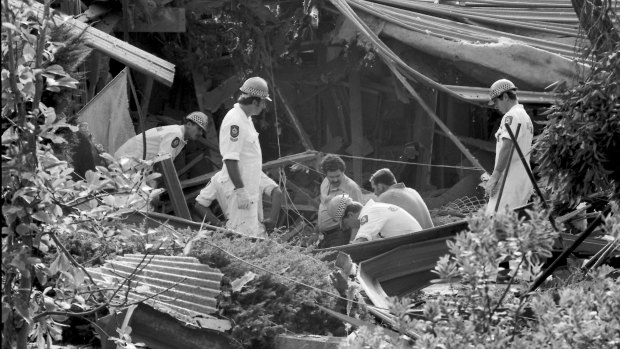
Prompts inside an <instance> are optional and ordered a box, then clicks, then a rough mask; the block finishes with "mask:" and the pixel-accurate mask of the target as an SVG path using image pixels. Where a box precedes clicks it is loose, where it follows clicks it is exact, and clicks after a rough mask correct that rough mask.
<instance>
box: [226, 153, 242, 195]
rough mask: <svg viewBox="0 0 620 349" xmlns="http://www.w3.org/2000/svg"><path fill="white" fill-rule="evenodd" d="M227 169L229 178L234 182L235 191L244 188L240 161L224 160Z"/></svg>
mask: <svg viewBox="0 0 620 349" xmlns="http://www.w3.org/2000/svg"><path fill="white" fill-rule="evenodd" d="M224 163H225V164H226V169H227V170H228V176H229V177H230V180H231V181H232V183H233V185H234V186H235V189H237V188H243V181H242V180H241V171H240V170H239V161H238V160H224Z"/></svg>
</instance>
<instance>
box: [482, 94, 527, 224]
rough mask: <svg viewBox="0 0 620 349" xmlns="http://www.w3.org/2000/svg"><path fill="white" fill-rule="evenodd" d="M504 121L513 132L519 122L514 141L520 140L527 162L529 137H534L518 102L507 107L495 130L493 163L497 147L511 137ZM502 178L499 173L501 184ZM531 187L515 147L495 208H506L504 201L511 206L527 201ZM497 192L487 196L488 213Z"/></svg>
mask: <svg viewBox="0 0 620 349" xmlns="http://www.w3.org/2000/svg"><path fill="white" fill-rule="evenodd" d="M505 124H508V125H509V127H510V129H511V130H512V133H513V134H515V135H516V133H517V127H518V125H519V124H521V128H520V129H519V135H518V136H517V144H519V148H521V151H522V152H523V155H524V156H525V159H526V160H527V163H528V166H529V163H530V155H531V151H532V139H533V138H534V126H533V125H532V120H531V119H530V117H529V115H527V113H526V112H525V109H524V108H523V105H521V104H517V105H515V106H513V107H512V108H510V110H509V111H508V112H507V113H506V114H505V115H504V116H503V117H502V121H501V123H500V127H499V129H498V130H497V132H496V133H495V138H496V141H497V143H496V146H495V163H497V162H498V160H499V151H500V149H501V145H502V140H503V139H508V140H510V135H509V134H508V131H506V126H505ZM502 180H503V175H502V176H501V177H500V180H499V181H498V184H497V185H498V186H500V187H501V184H502ZM498 188H499V187H498ZM532 190H533V185H532V182H531V181H530V179H529V177H528V175H527V172H526V170H525V167H524V166H523V163H522V162H521V159H520V158H519V154H518V153H517V150H516V149H515V151H514V152H513V154H512V157H511V159H510V164H509V167H508V176H507V177H506V184H505V185H504V191H503V192H502V197H501V202H500V205H499V207H498V212H501V211H502V210H505V209H506V205H508V208H509V209H514V208H516V207H519V206H523V205H525V204H527V201H528V199H529V198H530V196H531V195H532ZM497 192H498V194H496V195H495V196H492V197H491V198H489V203H488V204H487V208H486V213H487V214H492V213H493V212H494V210H495V205H496V203H497V197H498V195H499V190H498V191H497Z"/></svg>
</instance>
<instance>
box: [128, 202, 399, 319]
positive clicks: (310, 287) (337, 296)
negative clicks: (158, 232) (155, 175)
mask: <svg viewBox="0 0 620 349" xmlns="http://www.w3.org/2000/svg"><path fill="white" fill-rule="evenodd" d="M136 212H137V213H139V214H141V215H143V216H144V218H145V219H150V220H151V221H154V222H156V223H159V224H161V225H163V226H164V227H166V228H168V229H170V230H171V231H173V232H175V233H177V234H181V233H180V232H179V231H178V230H176V229H174V227H172V226H171V225H169V224H167V223H162V222H161V221H158V220H156V219H153V218H151V217H149V216H147V215H146V214H144V212H142V211H138V210H136ZM203 226H205V227H209V228H211V227H213V228H218V229H219V230H222V229H221V228H219V227H214V226H211V225H209V224H205V223H204V220H203V222H202V223H201V228H200V231H199V233H200V232H201V231H202V230H203V229H202V227H203ZM204 230H207V229H204ZM226 230H229V231H232V232H233V233H236V234H238V235H240V236H243V237H245V238H248V237H247V236H245V235H243V234H241V233H237V232H235V231H234V230H231V229H226ZM196 240H197V239H196ZM261 240H264V239H261ZM202 241H203V242H204V243H205V244H207V245H209V246H211V247H213V248H216V249H218V250H220V251H222V252H223V253H225V254H227V255H228V256H230V257H232V258H234V259H236V260H238V261H240V262H242V263H245V264H247V265H249V266H250V267H252V268H255V269H258V270H260V271H262V272H264V273H267V274H270V275H273V276H277V277H279V278H282V279H284V280H287V281H289V282H292V283H294V284H297V285H300V286H303V287H306V288H309V289H311V290H314V291H317V292H320V293H323V294H325V295H328V296H330V297H333V298H337V299H342V300H344V301H347V302H351V303H355V304H358V305H364V306H367V307H369V308H374V309H378V310H387V311H389V309H387V308H382V307H377V306H374V305H369V304H367V303H364V302H359V301H356V300H353V299H349V298H346V297H342V296H340V295H337V294H335V293H331V292H328V291H325V290H322V289H320V288H318V287H315V286H312V285H308V284H306V283H304V282H301V281H298V280H296V279H293V278H290V277H288V276H284V275H281V274H278V273H276V272H274V271H271V270H269V269H265V268H263V267H261V266H258V265H256V264H254V263H251V262H248V261H246V260H245V259H243V258H241V257H239V256H236V255H234V254H233V253H232V252H229V251H227V250H225V249H224V248H222V247H220V246H217V245H215V244H213V243H211V242H208V241H205V240H204V239H203V240H202ZM271 241H272V242H273V243H275V244H276V245H282V244H280V243H278V242H277V241H275V240H271ZM309 257H310V258H311V259H314V260H316V259H315V258H312V257H311V256H309ZM315 304H318V303H316V302H315Z"/></svg>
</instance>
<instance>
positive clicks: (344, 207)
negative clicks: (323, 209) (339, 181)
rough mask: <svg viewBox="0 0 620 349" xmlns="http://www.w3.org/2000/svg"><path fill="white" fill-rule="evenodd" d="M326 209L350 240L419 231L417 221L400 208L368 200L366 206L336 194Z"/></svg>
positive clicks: (355, 241) (385, 236)
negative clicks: (347, 232)
mask: <svg viewBox="0 0 620 349" xmlns="http://www.w3.org/2000/svg"><path fill="white" fill-rule="evenodd" d="M328 210H329V212H330V214H331V215H332V217H334V219H336V220H337V221H338V222H339V224H340V226H341V227H342V228H344V229H351V240H352V242H353V243H358V242H364V241H372V240H376V239H380V238H389V237H393V236H399V235H404V234H409V233H414V232H417V231H420V230H422V227H421V226H420V224H419V223H418V221H417V220H416V219H415V218H413V216H411V215H410V214H409V213H407V212H406V211H405V210H403V209H402V208H400V207H398V206H396V205H392V204H385V203H381V202H374V201H373V200H368V202H367V203H366V205H362V204H361V203H359V202H356V201H353V200H351V198H350V197H348V196H347V195H344V194H342V195H338V196H335V197H334V198H332V199H331V200H330V201H329V203H328Z"/></svg>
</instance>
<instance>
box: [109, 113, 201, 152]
mask: <svg viewBox="0 0 620 349" xmlns="http://www.w3.org/2000/svg"><path fill="white" fill-rule="evenodd" d="M185 119H186V123H185V125H168V126H160V127H155V128H152V129H150V130H147V131H146V132H145V134H146V158H145V160H154V161H155V162H158V161H160V160H162V159H163V158H165V157H170V158H172V159H173V160H174V158H176V157H177V155H179V153H180V152H181V150H183V147H185V144H187V140H196V139H198V137H201V136H203V135H204V134H206V132H207V124H208V121H209V118H207V116H206V115H205V114H204V113H201V112H199V111H195V112H192V113H190V114H189V115H187V117H186V118H185ZM142 138H143V137H142V133H140V134H138V135H136V136H134V137H132V138H130V139H129V140H127V142H125V143H124V144H123V145H122V146H121V147H120V148H118V150H117V151H116V153H114V158H115V159H117V160H120V159H123V158H128V159H130V160H131V161H133V162H134V163H135V162H136V161H137V160H138V159H142V156H143V149H144V148H143V139H142Z"/></svg>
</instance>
